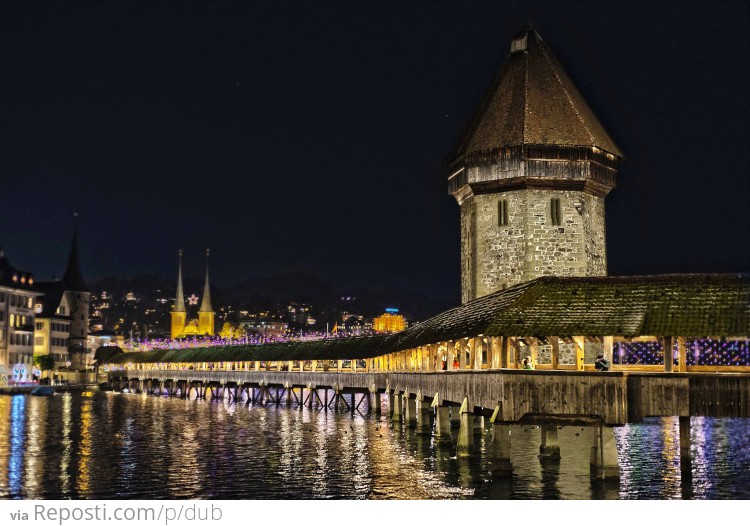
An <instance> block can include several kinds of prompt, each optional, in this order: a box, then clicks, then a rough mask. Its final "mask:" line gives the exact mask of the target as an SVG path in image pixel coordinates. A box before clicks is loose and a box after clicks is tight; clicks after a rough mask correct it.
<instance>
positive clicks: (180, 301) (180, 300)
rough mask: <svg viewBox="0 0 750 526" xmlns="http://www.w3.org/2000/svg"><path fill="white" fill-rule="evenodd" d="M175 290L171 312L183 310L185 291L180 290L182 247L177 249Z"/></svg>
mask: <svg viewBox="0 0 750 526" xmlns="http://www.w3.org/2000/svg"><path fill="white" fill-rule="evenodd" d="M177 257H178V263H177V292H176V293H175V298H174V307H172V312H185V293H184V292H183V291H182V249H180V250H178V251H177Z"/></svg>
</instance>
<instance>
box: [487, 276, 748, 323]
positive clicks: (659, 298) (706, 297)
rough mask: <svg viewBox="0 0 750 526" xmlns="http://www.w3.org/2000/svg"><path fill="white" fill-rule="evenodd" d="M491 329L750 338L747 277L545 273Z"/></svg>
mask: <svg viewBox="0 0 750 526" xmlns="http://www.w3.org/2000/svg"><path fill="white" fill-rule="evenodd" d="M486 334H490V335H493V336H522V335H526V336H572V335H600V336H601V335H608V336H624V337H635V336H685V337H694V338H697V337H748V334H750V276H747V275H733V274H664V275H659V276H614V277H598V278H591V277H589V278H559V277H547V278H540V279H538V280H535V281H534V282H532V283H531V286H530V287H529V288H528V290H527V291H526V292H525V293H524V294H523V295H522V296H521V297H519V298H518V300H517V301H515V302H514V303H513V304H512V305H511V306H510V307H509V308H507V309H503V310H502V311H499V312H497V313H496V315H495V316H494V317H493V319H492V322H491V323H490V325H489V327H488V328H487V332H486Z"/></svg>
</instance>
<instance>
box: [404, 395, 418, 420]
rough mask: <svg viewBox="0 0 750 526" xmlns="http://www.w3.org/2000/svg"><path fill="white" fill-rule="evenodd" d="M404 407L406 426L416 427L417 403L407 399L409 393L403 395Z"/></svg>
mask: <svg viewBox="0 0 750 526" xmlns="http://www.w3.org/2000/svg"><path fill="white" fill-rule="evenodd" d="M404 407H405V409H406V411H405V413H406V424H407V425H408V426H409V427H417V401H416V400H415V399H414V398H411V397H409V392H408V391H407V392H406V393H404Z"/></svg>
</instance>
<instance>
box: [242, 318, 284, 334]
mask: <svg viewBox="0 0 750 526" xmlns="http://www.w3.org/2000/svg"><path fill="white" fill-rule="evenodd" d="M240 325H241V326H242V327H243V328H244V329H245V331H246V332H247V334H248V335H250V334H257V335H258V336H262V337H263V338H281V337H283V336H285V335H286V334H287V332H288V330H289V324H288V323H286V322H284V321H282V320H275V319H273V318H266V317H263V318H249V317H248V318H245V319H242V320H240Z"/></svg>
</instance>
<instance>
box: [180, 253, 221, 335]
mask: <svg viewBox="0 0 750 526" xmlns="http://www.w3.org/2000/svg"><path fill="white" fill-rule="evenodd" d="M177 254H178V258H179V263H178V267H177V293H176V294H175V300H174V306H173V307H172V323H171V336H172V339H176V338H190V337H199V336H214V335H215V334H216V329H215V326H214V317H215V316H216V313H215V312H214V310H213V307H212V306H211V289H210V287H209V284H208V256H209V250H208V249H206V282H205V285H204V286H203V297H202V299H201V305H200V308H199V309H198V317H197V318H192V319H190V320H188V312H187V309H186V308H185V293H184V292H183V288H182V250H178V251H177ZM190 300H193V301H195V303H197V298H195V297H194V296H192V297H191V298H190ZM190 300H189V301H190ZM193 301H191V303H192V302H193Z"/></svg>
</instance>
